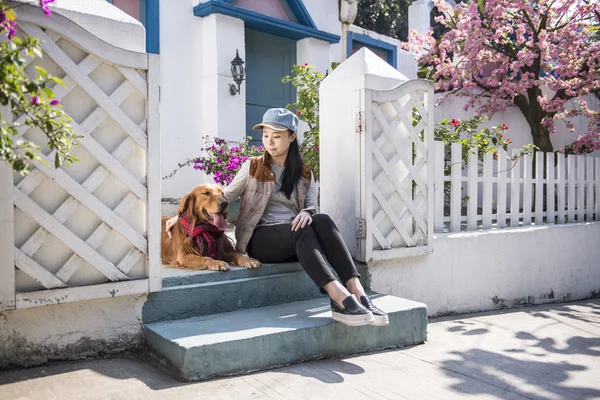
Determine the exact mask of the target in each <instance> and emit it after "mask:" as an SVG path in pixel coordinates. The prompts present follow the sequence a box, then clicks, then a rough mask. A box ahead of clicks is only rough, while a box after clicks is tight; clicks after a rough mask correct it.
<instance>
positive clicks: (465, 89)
mask: <svg viewBox="0 0 600 400" xmlns="http://www.w3.org/2000/svg"><path fill="white" fill-rule="evenodd" d="M435 5H436V6H437V7H438V9H439V11H441V12H442V13H443V15H442V16H440V17H437V21H438V22H440V23H441V24H442V25H444V26H445V27H446V28H447V29H448V32H447V33H446V34H445V35H443V37H442V38H441V40H439V42H436V41H435V40H434V39H433V37H431V34H429V35H428V36H426V37H422V36H419V35H418V34H417V33H415V32H411V33H410V39H409V43H408V44H407V45H405V46H404V48H405V49H407V50H410V51H413V52H415V53H419V52H422V51H423V49H429V51H427V52H426V53H424V54H422V55H421V56H420V57H419V61H420V62H421V63H423V64H426V65H430V66H431V67H432V68H433V79H434V80H435V81H436V90H440V91H444V92H445V96H444V97H442V99H440V101H442V100H443V99H444V98H445V97H447V96H449V95H452V94H456V95H459V96H466V97H468V98H469V101H468V102H467V105H466V108H470V107H477V112H478V113H482V114H489V115H493V114H494V113H496V112H500V111H504V110H505V109H506V107H508V106H509V105H512V104H515V103H517V104H518V102H525V103H527V104H528V103H529V102H530V101H531V100H530V99H531V98H532V96H533V98H535V99H537V101H538V102H539V105H540V107H541V109H542V111H543V113H544V114H545V117H546V118H545V119H544V121H543V123H544V126H546V127H547V128H548V129H549V130H550V131H553V130H554V123H555V121H556V120H557V119H566V118H572V117H574V116H585V117H588V118H589V119H590V127H591V128H592V132H597V126H598V124H597V122H598V121H599V120H600V118H599V116H598V113H597V111H593V110H590V109H589V108H588V107H587V104H585V101H584V100H583V97H584V96H586V95H589V94H591V93H593V92H598V91H600V41H599V40H594V39H593V37H592V35H593V30H592V29H590V28H591V27H592V26H595V25H596V26H597V25H599V24H600V1H587V0H578V1H573V0H537V1H535V2H534V1H528V0H487V1H486V2H485V12H481V11H480V9H479V6H478V2H475V1H472V2H463V3H461V4H459V5H457V6H454V7H453V6H450V5H448V4H447V3H446V2H445V1H444V0H435ZM450 55H452V57H450ZM548 91H551V93H548V94H546V93H547V92H548ZM482 93H485V95H482ZM573 101H575V102H577V103H578V106H577V107H573V106H572V102H573Z"/></svg>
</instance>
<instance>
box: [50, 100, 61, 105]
mask: <svg viewBox="0 0 600 400" xmlns="http://www.w3.org/2000/svg"><path fill="white" fill-rule="evenodd" d="M59 104H60V100H52V101H51V102H50V105H51V106H57V105H59Z"/></svg>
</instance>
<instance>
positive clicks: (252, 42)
mask: <svg viewBox="0 0 600 400" xmlns="http://www.w3.org/2000/svg"><path fill="white" fill-rule="evenodd" d="M295 63H296V41H295V40H292V39H287V38H283V37H280V36H274V35H269V34H267V33H262V32H257V31H253V30H250V29H246V79H247V80H246V85H247V86H246V135H247V136H250V137H252V141H251V142H250V143H251V144H253V145H257V146H260V145H262V140H261V134H260V132H259V131H254V130H252V127H253V126H254V125H256V124H258V123H260V122H261V121H262V116H263V114H264V113H265V111H267V110H268V109H269V108H273V107H285V106H286V105H288V104H289V103H293V102H294V101H295V100H296V89H295V88H294V87H293V86H292V84H291V83H286V84H283V83H281V79H282V78H283V77H284V76H286V75H291V73H292V67H293V65H294V64H295Z"/></svg>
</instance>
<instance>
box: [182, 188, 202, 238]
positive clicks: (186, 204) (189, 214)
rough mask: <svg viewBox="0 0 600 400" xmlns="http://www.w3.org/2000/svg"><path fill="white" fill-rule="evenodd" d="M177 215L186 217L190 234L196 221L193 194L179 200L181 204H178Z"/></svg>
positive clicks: (194, 197)
mask: <svg viewBox="0 0 600 400" xmlns="http://www.w3.org/2000/svg"><path fill="white" fill-rule="evenodd" d="M177 213H178V214H179V215H185V216H186V218H187V220H188V223H189V226H190V232H191V231H192V230H193V229H194V226H196V222H197V221H198V216H197V215H196V196H195V195H194V192H190V193H188V194H186V195H185V196H183V199H181V202H180V203H179V209H178V210H177Z"/></svg>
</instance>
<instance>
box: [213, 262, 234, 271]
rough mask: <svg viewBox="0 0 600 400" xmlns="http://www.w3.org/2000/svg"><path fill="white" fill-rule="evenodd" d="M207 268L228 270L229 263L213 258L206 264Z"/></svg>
mask: <svg viewBox="0 0 600 400" xmlns="http://www.w3.org/2000/svg"><path fill="white" fill-rule="evenodd" d="M208 269H210V270H211V271H229V264H227V263H226V262H225V261H217V260H213V261H212V262H211V263H210V264H208Z"/></svg>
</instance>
